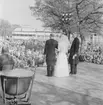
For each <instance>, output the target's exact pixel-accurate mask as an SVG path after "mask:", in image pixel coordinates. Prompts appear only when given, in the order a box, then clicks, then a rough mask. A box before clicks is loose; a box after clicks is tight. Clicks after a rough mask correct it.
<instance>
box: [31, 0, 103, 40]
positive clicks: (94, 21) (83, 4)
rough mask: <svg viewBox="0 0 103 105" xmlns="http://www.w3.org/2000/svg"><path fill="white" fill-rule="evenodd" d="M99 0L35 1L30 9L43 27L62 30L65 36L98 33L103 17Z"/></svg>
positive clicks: (82, 35)
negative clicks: (75, 33) (74, 33)
mask: <svg viewBox="0 0 103 105" xmlns="http://www.w3.org/2000/svg"><path fill="white" fill-rule="evenodd" d="M99 1H100V0H36V2H35V5H34V6H31V7H30V9H31V11H32V12H33V15H34V16H37V18H38V19H40V20H41V21H43V23H44V27H50V28H51V29H53V30H62V31H64V32H65V33H66V35H68V36H69V35H70V33H73V32H75V31H77V32H79V33H80V37H81V40H82V41H83V38H84V37H85V36H84V35H85V34H84V33H85V32H86V33H87V32H88V33H89V34H90V33H99V32H100V29H101V26H102V24H103V22H102V18H101V17H102V15H103V4H102V3H99Z"/></svg>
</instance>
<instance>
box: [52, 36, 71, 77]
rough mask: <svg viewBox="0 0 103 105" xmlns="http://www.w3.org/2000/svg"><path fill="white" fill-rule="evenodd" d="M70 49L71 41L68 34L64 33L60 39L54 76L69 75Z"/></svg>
mask: <svg viewBox="0 0 103 105" xmlns="http://www.w3.org/2000/svg"><path fill="white" fill-rule="evenodd" d="M68 49H70V42H69V40H68V37H67V36H66V35H62V36H61V37H60V40H59V41H58V52H59V53H58V55H57V62H56V66H55V71H54V76H55V77H66V76H69V72H70V71H69V65H68V60H67V55H66V54H67V53H68Z"/></svg>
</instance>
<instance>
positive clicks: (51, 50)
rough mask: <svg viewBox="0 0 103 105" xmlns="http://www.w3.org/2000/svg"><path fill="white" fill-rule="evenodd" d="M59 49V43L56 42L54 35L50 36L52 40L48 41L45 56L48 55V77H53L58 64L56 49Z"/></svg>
mask: <svg viewBox="0 0 103 105" xmlns="http://www.w3.org/2000/svg"><path fill="white" fill-rule="evenodd" d="M56 48H58V42H57V41H56V40H54V35H53V34H50V39H49V40H47V41H46V44H45V49H44V55H46V64H47V76H52V75H53V71H54V66H55V63H56V53H55V49H56Z"/></svg>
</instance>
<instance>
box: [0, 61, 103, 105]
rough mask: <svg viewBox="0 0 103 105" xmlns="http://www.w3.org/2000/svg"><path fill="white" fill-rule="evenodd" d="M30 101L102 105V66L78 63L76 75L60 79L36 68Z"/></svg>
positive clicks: (45, 104) (33, 103) (47, 104)
mask: <svg viewBox="0 0 103 105" xmlns="http://www.w3.org/2000/svg"><path fill="white" fill-rule="evenodd" d="M30 99H31V100H30V102H31V105H103V65H97V64H92V63H86V62H83V63H79V65H78V73H77V75H75V76H74V75H70V76H69V77H61V78H57V77H47V76H46V67H38V68H37V69H36V74H35V79H34V83H33V88H32V94H31V98H30ZM0 102H1V103H0V105H3V103H2V99H0Z"/></svg>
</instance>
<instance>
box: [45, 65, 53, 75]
mask: <svg viewBox="0 0 103 105" xmlns="http://www.w3.org/2000/svg"><path fill="white" fill-rule="evenodd" d="M53 72H54V66H53V65H47V76H52V75H53Z"/></svg>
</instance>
